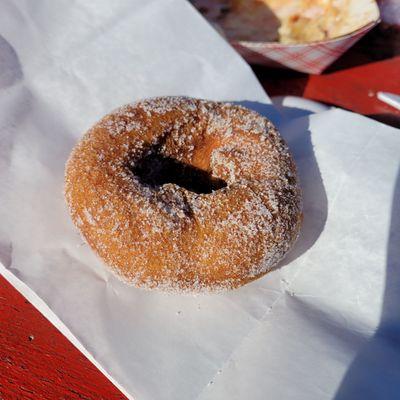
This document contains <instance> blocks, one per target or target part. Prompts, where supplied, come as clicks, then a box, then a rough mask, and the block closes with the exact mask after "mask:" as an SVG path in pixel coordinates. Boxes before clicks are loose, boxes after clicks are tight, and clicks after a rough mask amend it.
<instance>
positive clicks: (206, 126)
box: [65, 97, 301, 292]
mask: <svg viewBox="0 0 400 400" xmlns="http://www.w3.org/2000/svg"><path fill="white" fill-rule="evenodd" d="M65 181H66V182H65V196H66V200H67V203H68V206H69V209H70V213H71V216H72V219H73V221H74V223H75V224H76V226H77V227H78V228H79V230H80V232H81V233H82V235H83V236H84V238H85V239H86V241H87V242H88V244H89V245H90V246H91V247H92V249H93V250H94V251H95V252H96V253H97V254H98V255H99V256H100V257H101V258H102V259H103V260H104V262H105V263H106V264H107V265H108V266H110V267H111V269H112V270H113V271H114V272H115V273H116V274H117V275H118V276H119V277H120V278H121V279H122V280H123V281H125V282H127V283H129V284H133V285H135V286H138V287H144V288H159V289H162V290H168V291H195V292H199V291H207V290H211V291H213V290H214V291H215V290H221V289H231V288H235V287H238V286H241V285H243V284H245V283H246V282H249V281H251V280H253V279H255V278H257V277H260V276H261V275H263V274H265V273H266V272H268V271H270V270H271V269H273V268H274V266H276V264H277V262H278V261H279V260H280V259H281V258H282V257H283V256H284V255H285V253H286V252H287V251H288V250H289V248H290V247H291V245H292V244H293V243H294V241H295V240H296V238H297V236H298V233H299V230H300V225H301V195H300V189H299V186H298V179H297V175H296V168H295V164H294V161H293V159H292V157H291V155H290V153H289V151H288V148H287V146H286V144H285V143H284V141H283V139H282V138H281V137H280V135H279V133H278V132H277V130H276V129H275V127H274V126H273V125H272V123H271V122H270V121H268V120H267V119H266V118H264V117H262V116H260V115H259V114H257V113H256V112H254V111H250V110H248V109H246V108H244V107H241V106H237V105H233V104H229V103H219V102H213V101H205V100H197V99H192V98H186V97H158V98H152V99H148V100H142V101H139V102H136V103H134V104H131V105H126V106H123V107H121V108H119V109H118V110H116V111H114V112H112V113H111V114H109V115H107V116H105V117H104V118H103V119H102V120H101V121H100V122H98V123H97V124H96V125H94V127H92V128H91V129H90V130H89V131H88V132H87V133H86V134H85V135H84V137H83V138H82V140H81V141H80V142H79V143H78V144H77V145H76V147H75V148H74V150H73V151H72V153H71V156H70V158H69V160H68V162H67V166H66V175H65Z"/></svg>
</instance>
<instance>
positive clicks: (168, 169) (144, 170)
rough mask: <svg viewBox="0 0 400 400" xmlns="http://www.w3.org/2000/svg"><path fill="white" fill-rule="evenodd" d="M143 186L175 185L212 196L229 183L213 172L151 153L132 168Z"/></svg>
mask: <svg viewBox="0 0 400 400" xmlns="http://www.w3.org/2000/svg"><path fill="white" fill-rule="evenodd" d="M130 169H131V171H132V172H133V174H134V175H135V176H136V177H137V178H138V179H139V182H140V183H141V184H142V185H146V186H150V187H152V188H154V189H157V188H160V187H161V186H163V185H165V184H167V183H173V184H175V185H177V186H179V187H182V188H184V189H186V190H189V191H190V192H194V193H197V194H210V193H212V192H214V191H216V190H220V189H223V188H224V187H226V186H227V183H226V182H225V181H224V180H223V179H220V178H216V177H213V176H212V175H211V172H209V171H205V170H202V169H200V168H197V167H195V166H193V165H190V164H186V163H184V162H182V161H179V160H177V159H175V158H172V157H169V156H166V155H164V154H162V153H160V152H159V151H151V152H149V153H148V154H146V155H145V156H143V157H142V158H141V159H140V160H138V161H137V162H136V163H135V166H134V167H131V168H130Z"/></svg>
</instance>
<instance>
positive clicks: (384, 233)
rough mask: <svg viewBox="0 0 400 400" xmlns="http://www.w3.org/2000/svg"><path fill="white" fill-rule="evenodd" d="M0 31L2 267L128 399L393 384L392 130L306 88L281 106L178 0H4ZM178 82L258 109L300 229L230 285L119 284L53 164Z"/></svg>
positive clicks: (396, 354) (285, 394)
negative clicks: (304, 101) (274, 129)
mask: <svg viewBox="0 0 400 400" xmlns="http://www.w3.org/2000/svg"><path fill="white" fill-rule="evenodd" d="M0 35H1V36H0V222H1V223H0V271H1V272H2V274H3V275H4V276H5V277H6V279H8V280H9V281H10V282H11V283H12V284H13V285H14V286H15V287H16V288H17V289H18V290H20V291H21V292H22V293H23V294H24V295H25V296H26V297H27V298H28V299H29V300H30V301H31V302H33V304H35V305H36V307H38V308H39V310H40V311H41V312H43V313H44V314H45V315H46V316H47V318H49V320H50V321H51V322H53V323H54V324H55V325H56V326H57V327H58V328H59V329H60V330H61V331H62V332H63V333H64V334H65V335H66V336H67V337H68V338H69V339H70V340H71V341H72V342H73V343H74V344H75V345H76V346H77V347H78V348H79V349H80V350H81V351H83V352H84V354H85V355H87V356H88V357H89V358H90V359H91V360H92V361H93V362H94V363H95V364H96V365H97V366H98V367H99V368H100V369H101V370H102V371H103V372H104V373H105V374H106V375H107V376H108V377H109V378H110V379H111V380H112V381H113V382H114V383H115V384H116V385H117V386H118V387H119V388H120V389H121V390H122V391H123V392H124V393H125V394H126V395H127V396H128V397H131V398H134V399H137V400H142V399H143V400H150V399H157V400H158V399H174V400H179V399H185V400H187V399H199V400H200V399H230V400H231V399H243V398H246V399H252V400H253V399H260V400H261V399H263V400H264V399H266V398H269V399H307V400H309V399H332V398H336V399H354V398H363V399H368V398H385V399H392V398H393V399H395V398H396V395H398V393H399V392H400V383H399V382H400V368H399V360H400V351H399V345H398V332H399V330H400V322H399V320H400V315H399V312H398V305H399V304H400V289H399V287H400V285H399V283H400V277H399V275H400V272H399V268H400V264H399V260H400V254H399V252H400V250H399V248H400V246H399V229H398V228H399V223H400V221H399V219H400V209H399V199H400V182H399V178H398V173H399V172H398V169H399V155H400V132H399V131H398V130H396V129H394V128H390V127H387V126H385V125H382V124H379V123H377V122H374V121H372V120H369V119H367V118H364V117H361V116H358V115H355V114H352V113H348V112H345V111H340V110H337V109H332V110H326V111H322V110H321V111H320V112H317V113H313V112H312V111H309V110H307V107H304V109H303V108H302V106H301V102H299V105H298V106H297V105H295V106H293V103H290V106H288V105H285V102H283V103H282V104H281V105H280V106H279V111H276V110H275V109H274V108H273V106H272V105H271V103H270V101H269V98H268V97H267V96H266V95H265V94H264V92H263V90H262V88H261V87H260V85H259V84H258V83H257V81H256V79H255V77H254V76H253V74H252V72H251V71H250V68H249V67H248V66H247V65H246V64H245V63H244V62H243V61H242V60H241V59H240V58H239V57H238V56H237V55H236V54H235V53H234V51H233V50H232V49H230V48H229V46H228V45H227V44H226V43H225V42H224V41H223V39H221V38H220V37H219V36H218V34H216V33H215V32H214V31H213V30H212V28H210V27H209V26H208V25H207V24H206V23H205V22H204V21H203V20H202V18H201V17H200V16H199V15H198V14H197V13H196V12H195V11H194V10H193V9H192V7H191V6H190V5H189V4H187V3H186V2H184V1H182V0H181V1H180V0H147V1H139V0H131V1H119V2H107V1H97V2H89V1H80V2H73V3H71V2H70V1H66V0H59V1H57V2H54V1H51V0H47V1H45V0H37V1H35V2H32V1H25V2H24V1H18V2H15V1H11V0H10V1H8V0H3V1H2V2H1V13H0ZM178 94H179V95H190V96H193V97H202V98H208V99H215V100H233V101H239V102H242V103H243V104H247V105H248V106H249V107H252V108H255V109H257V110H259V111H261V112H263V113H264V114H265V115H267V116H270V117H271V118H272V119H273V120H275V121H276V122H277V123H278V124H279V126H280V128H281V130H282V132H283V135H284V136H285V138H286V139H287V141H288V143H289V146H290V148H291V150H292V152H293V154H294V156H295V158H296V161H297V165H298V169H299V175H300V179H301V184H302V189H303V193H304V224H303V229H302V233H301V236H300V239H299V241H298V242H297V244H296V245H295V247H294V248H293V250H292V251H291V253H290V254H289V255H288V256H287V257H286V259H285V260H283V262H282V263H281V264H282V268H280V269H278V270H276V271H275V272H273V273H270V274H268V275H266V276H265V277H264V278H262V279H259V280H257V281H255V282H253V283H251V284H249V285H246V286H244V287H242V288H240V289H238V290H235V291H231V292H226V293H222V294H213V295H201V296H189V295H181V296H180V295H168V294H164V293H161V292H157V291H144V290H140V289H135V288H132V287H128V286H125V285H124V284H123V283H121V282H119V281H118V280H117V279H116V278H114V276H113V275H111V274H110V273H109V272H108V270H107V269H105V268H104V266H103V264H102V262H101V261H100V260H99V259H98V258H97V257H96V256H95V255H94V254H93V253H92V251H91V250H90V249H89V248H88V246H87V245H85V244H83V242H82V240H81V238H80V236H79V234H78V232H77V231H76V229H75V228H74V226H73V225H72V222H71V220H70V218H69V216H68V212H67V208H66V206H65V202H64V199H63V193H62V192H63V174H64V163H65V161H66V159H67V157H68V155H69V152H70V151H71V149H72V147H73V145H74V144H75V143H76V141H77V140H78V138H79V137H80V136H81V134H82V133H83V132H84V131H85V130H86V129H88V128H89V127H90V126H91V125H92V124H93V123H94V122H96V121H97V120H98V119H99V118H100V117H101V116H103V115H104V114H105V113H107V112H109V111H110V110H112V109H113V108H115V107H117V106H119V105H121V104H124V103H127V102H131V101H133V100H135V99H138V98H143V97H150V96H156V95H178ZM396 335H397V336H396ZM396 340H397V342H396ZM375 396H376V397H375Z"/></svg>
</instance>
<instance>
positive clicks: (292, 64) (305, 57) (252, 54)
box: [232, 20, 379, 74]
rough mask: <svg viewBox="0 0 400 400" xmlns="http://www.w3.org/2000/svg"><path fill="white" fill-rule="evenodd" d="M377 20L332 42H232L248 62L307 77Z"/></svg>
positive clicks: (323, 68)
mask: <svg viewBox="0 0 400 400" xmlns="http://www.w3.org/2000/svg"><path fill="white" fill-rule="evenodd" d="M378 22H379V20H377V21H373V22H370V23H369V24H367V25H365V26H364V27H362V28H360V29H358V30H356V31H354V32H352V33H349V34H347V35H344V36H341V37H339V38H335V39H329V40H323V41H319V42H313V43H305V44H283V43H267V42H243V41H241V42H234V43H232V45H233V47H235V48H236V49H237V50H238V51H239V53H240V54H241V55H242V56H243V57H244V58H245V59H246V60H247V61H248V62H250V63H254V64H262V65H268V66H276V67H286V68H290V69H294V70H296V71H300V72H305V73H308V74H320V73H322V72H323V71H324V70H325V69H326V68H327V67H328V66H329V65H331V64H332V63H333V62H334V61H336V60H337V59H338V58H339V57H340V56H341V55H342V54H343V53H344V52H345V51H346V50H348V49H349V48H350V47H351V46H353V44H354V43H356V42H357V41H358V40H360V39H361V38H362V37H363V36H364V35H365V34H366V33H367V32H368V31H370V30H371V29H372V28H373V27H374V26H375V25H376V24H378Z"/></svg>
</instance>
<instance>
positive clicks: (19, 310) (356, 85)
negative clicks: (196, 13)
mask: <svg viewBox="0 0 400 400" xmlns="http://www.w3.org/2000/svg"><path fill="white" fill-rule="evenodd" d="M399 55H400V35H399V30H397V29H392V28H388V27H385V26H382V25H381V26H380V27H378V29H375V30H374V31H372V32H371V33H370V34H368V35H367V37H366V38H364V39H363V40H362V41H361V42H360V43H359V44H357V45H356V46H355V47H354V48H353V49H351V50H350V51H349V52H348V53H347V54H346V55H345V56H344V57H342V58H341V59H340V60H339V61H338V62H336V63H335V65H333V66H332V67H331V68H330V69H329V70H328V71H327V72H326V73H325V74H323V75H321V76H307V75H304V74H300V73H296V72H293V71H285V70H271V69H267V68H263V67H254V70H255V72H256V74H257V76H258V77H259V79H260V81H261V83H262V84H263V86H264V87H265V88H266V90H267V92H268V93H269V94H270V96H274V95H297V96H303V97H306V98H309V99H313V100H318V101H323V102H326V103H328V104H334V105H336V106H341V107H343V108H347V109H349V110H353V111H355V112H359V113H362V114H365V115H368V116H371V117H373V118H376V119H378V120H382V121H384V122H386V123H390V124H391V125H395V126H400V124H399V121H400V111H397V110H395V109H394V108H392V107H390V106H387V105H385V104H383V103H381V102H380V101H379V100H377V99H376V96H375V94H376V92H377V91H379V90H383V91H389V92H394V93H399V94H400V80H399V72H400V56H399ZM124 398H125V397H124V395H123V394H122V393H120V392H119V391H118V389H117V388H116V387H115V386H113V384H112V383H111V382H109V381H108V380H107V378H106V377H105V376H104V375H103V374H102V373H101V372H100V371H98V370H97V369H96V367H95V366H94V365H93V364H92V363H91V362H90V361H89V360H87V359H86V358H85V356H83V354H81V353H80V352H79V351H78V350H77V349H76V348H75V347H74V346H73V345H72V344H71V343H70V342H69V341H68V340H67V339H66V338H65V337H64V336H63V335H62V334H61V333H60V332H59V331H58V330H57V329H56V328H55V327H54V326H53V325H52V324H51V323H50V322H49V321H48V320H47V319H46V318H45V317H43V316H42V315H41V314H40V313H39V312H38V311H37V310H36V309H35V308H34V307H33V306H32V305H31V304H30V303H29V302H28V301H27V300H25V299H24V297H22V296H21V295H20V294H19V293H18V292H17V291H16V290H15V289H14V288H13V287H12V286H11V285H10V284H9V283H7V282H6V281H5V280H4V278H2V277H0V399H4V400H5V399H124Z"/></svg>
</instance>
